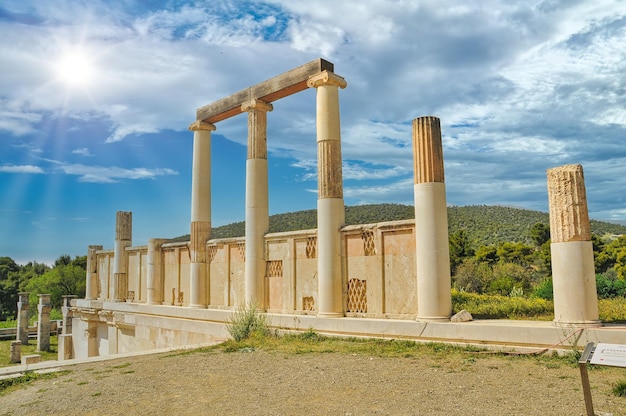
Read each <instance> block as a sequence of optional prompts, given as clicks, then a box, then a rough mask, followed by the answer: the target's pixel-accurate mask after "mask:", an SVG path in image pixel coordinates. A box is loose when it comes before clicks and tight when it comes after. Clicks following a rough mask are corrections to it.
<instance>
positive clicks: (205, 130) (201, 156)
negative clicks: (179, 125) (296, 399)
mask: <svg viewBox="0 0 626 416" xmlns="http://www.w3.org/2000/svg"><path fill="white" fill-rule="evenodd" d="M189 130H191V131H193V166H192V172H191V231H190V242H189V251H190V253H191V264H190V278H189V281H190V288H189V306H190V307H194V308H206V307H207V305H208V299H209V281H208V273H207V262H206V243H207V241H209V238H210V236H211V132H212V131H213V130H215V126H214V125H213V124H211V123H205V122H202V121H196V122H194V123H192V124H191V125H190V126H189Z"/></svg>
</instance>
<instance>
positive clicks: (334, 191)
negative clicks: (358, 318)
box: [307, 71, 347, 318]
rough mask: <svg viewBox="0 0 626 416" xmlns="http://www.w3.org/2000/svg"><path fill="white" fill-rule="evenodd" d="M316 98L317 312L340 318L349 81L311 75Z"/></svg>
mask: <svg viewBox="0 0 626 416" xmlns="http://www.w3.org/2000/svg"><path fill="white" fill-rule="evenodd" d="M307 85H308V86H309V88H316V89H317V94H316V97H317V98H316V101H317V123H316V127H317V188H318V197H317V243H318V244H317V247H318V252H317V276H318V291H317V302H318V307H317V315H318V316H320V317H329V318H330V317H340V316H343V315H344V312H343V299H342V298H343V290H342V273H341V271H342V269H341V234H340V229H341V227H343V225H344V223H345V207H344V201H343V176H342V171H341V128H340V117H339V88H345V87H346V85H347V83H346V81H345V80H344V79H343V78H342V77H340V76H338V75H336V74H334V73H333V72H329V71H323V72H321V73H319V74H317V75H313V76H311V77H310V78H309V80H308V82H307Z"/></svg>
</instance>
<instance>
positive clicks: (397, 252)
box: [96, 220, 417, 319]
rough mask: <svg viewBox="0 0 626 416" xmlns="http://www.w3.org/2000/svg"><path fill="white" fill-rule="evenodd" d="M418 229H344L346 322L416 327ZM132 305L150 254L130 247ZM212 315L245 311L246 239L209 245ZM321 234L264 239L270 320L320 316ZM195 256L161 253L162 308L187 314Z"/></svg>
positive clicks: (108, 276)
mask: <svg viewBox="0 0 626 416" xmlns="http://www.w3.org/2000/svg"><path fill="white" fill-rule="evenodd" d="M414 228H415V225H414V222H413V221H412V220H407V221H393V222H386V223H379V224H369V225H358V226H347V227H344V228H343V229H342V232H341V236H342V253H343V255H342V283H343V304H344V312H345V314H346V315H347V316H367V317H393V318H407V319H413V318H414V317H415V314H416V312H417V293H416V290H417V289H416V287H417V279H416V275H415V234H414ZM125 250H126V253H127V255H128V295H127V298H126V302H127V303H138V304H145V303H146V302H147V287H148V285H147V280H148V276H147V273H148V247H147V246H141V247H127V248H126V249H125ZM206 252H207V266H206V267H207V271H208V273H207V275H208V280H209V285H208V294H207V295H208V296H207V299H209V308H212V309H229V310H230V309H234V308H236V307H238V306H241V305H242V304H243V303H244V295H245V287H244V283H245V278H244V275H245V239H244V238H243V237H241V238H228V239H217V240H210V241H208V243H207V251H206ZM317 253H318V248H317V231H316V230H302V231H294V232H286V233H273V234H268V235H266V237H265V258H266V267H265V282H266V284H265V288H266V290H265V292H266V293H265V299H266V301H265V304H266V305H267V310H268V312H272V313H286V314H303V315H315V314H316V313H317V306H318V304H319V300H318V294H317V290H318V282H317ZM96 256H97V261H96V263H97V276H98V278H97V281H98V283H99V285H98V296H97V299H98V300H101V301H109V300H112V299H113V293H112V284H111V282H112V279H113V263H114V262H113V260H114V251H113V250H98V251H97V252H96ZM190 263H191V257H190V251H189V245H188V243H187V242H182V243H165V244H163V245H162V246H161V265H162V270H163V272H162V274H163V275H162V276H161V277H160V278H161V279H162V282H163V285H162V288H163V289H162V293H161V298H160V299H159V301H160V304H161V305H169V306H182V307H187V306H189V287H190Z"/></svg>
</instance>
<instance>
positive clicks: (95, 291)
mask: <svg viewBox="0 0 626 416" xmlns="http://www.w3.org/2000/svg"><path fill="white" fill-rule="evenodd" d="M98 250H102V246H89V247H87V282H86V288H85V299H86V300H94V299H97V298H98V296H99V292H100V290H99V288H98V282H99V281H98V257H97V256H96V251H98Z"/></svg>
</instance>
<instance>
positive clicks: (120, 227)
mask: <svg viewBox="0 0 626 416" xmlns="http://www.w3.org/2000/svg"><path fill="white" fill-rule="evenodd" d="M132 230H133V213H132V212H127V211H118V212H117V214H116V221H115V247H114V250H115V253H114V257H113V299H112V300H113V301H114V302H125V301H126V298H127V296H128V253H126V247H129V246H131V245H132Z"/></svg>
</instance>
